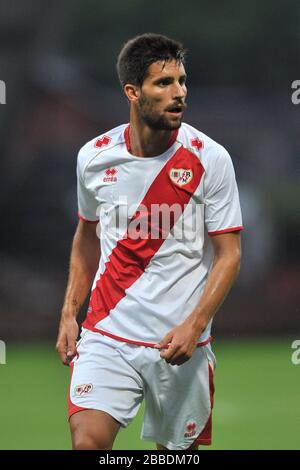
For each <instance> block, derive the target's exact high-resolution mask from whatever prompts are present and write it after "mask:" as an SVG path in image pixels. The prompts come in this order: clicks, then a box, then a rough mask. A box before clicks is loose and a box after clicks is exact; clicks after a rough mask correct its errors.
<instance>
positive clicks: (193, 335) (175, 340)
mask: <svg viewBox="0 0 300 470" xmlns="http://www.w3.org/2000/svg"><path fill="white" fill-rule="evenodd" d="M203 330H204V328H203V329H202V331H203ZM200 334H201V331H200V333H199V331H195V328H193V326H192V325H190V324H187V323H185V322H183V323H182V324H181V325H179V326H176V327H175V328H173V329H172V330H171V331H169V333H167V334H166V336H165V337H164V338H163V339H162V340H161V341H160V342H159V343H157V344H155V345H154V347H155V348H156V349H160V350H163V351H161V353H160V357H161V358H162V359H165V360H166V361H167V362H168V363H169V364H171V365H172V366H175V365H177V366H179V365H181V364H184V363H185V362H186V361H188V360H189V359H190V358H191V357H192V355H193V352H194V351H195V349H196V347H197V342H198V338H199V335H200Z"/></svg>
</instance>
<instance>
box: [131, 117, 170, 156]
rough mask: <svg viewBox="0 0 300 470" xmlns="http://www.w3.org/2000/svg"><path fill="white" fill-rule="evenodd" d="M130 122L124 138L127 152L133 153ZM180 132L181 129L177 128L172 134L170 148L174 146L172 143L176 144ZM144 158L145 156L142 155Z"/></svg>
mask: <svg viewBox="0 0 300 470" xmlns="http://www.w3.org/2000/svg"><path fill="white" fill-rule="evenodd" d="M129 132H130V124H128V126H127V127H126V129H125V131H124V138H125V144H126V148H127V152H129V153H132V152H131V144H130V134H129ZM178 132H179V129H175V130H174V131H173V132H172V134H171V137H170V140H169V142H168V147H167V149H168V148H170V147H172V145H173V144H174V142H175V140H176V139H177V136H178ZM141 158H143V157H141Z"/></svg>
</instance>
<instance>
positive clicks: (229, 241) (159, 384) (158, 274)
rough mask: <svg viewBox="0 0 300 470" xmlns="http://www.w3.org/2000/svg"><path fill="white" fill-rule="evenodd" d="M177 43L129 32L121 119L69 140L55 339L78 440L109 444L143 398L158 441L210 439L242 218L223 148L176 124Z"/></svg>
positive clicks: (180, 92)
mask: <svg viewBox="0 0 300 470" xmlns="http://www.w3.org/2000/svg"><path fill="white" fill-rule="evenodd" d="M184 54H185V51H184V50H183V48H182V46H181V44H179V43H177V42H175V41H173V40H171V39H169V38H167V37H165V36H162V35H158V34H144V35H142V36H138V37H136V38H134V39H132V40H130V41H128V42H127V43H126V44H125V45H124V47H123V49H122V50H121V52H120V55H119V58H118V63H117V69H118V74H119V78H120V81H121V84H122V87H123V90H124V93H125V96H126V97H127V99H128V101H129V103H130V123H129V124H125V125H121V126H119V127H117V128H115V129H113V130H111V131H109V132H106V133H105V134H101V135H100V136H98V137H96V138H95V139H93V140H92V141H90V142H88V143H87V144H86V145H85V146H84V147H83V148H82V149H81V150H80V152H79V156H78V166H77V174H78V205H79V218H80V220H79V223H78V228H77V230H76V233H75V237H74V241H73V246H72V253H71V267H70V274H69V281H68V286H67V291H66V296H65V301H64V305H63V309H62V314H61V321H60V328H59V335H58V340H57V345H56V348H57V351H58V352H59V354H60V357H61V360H62V362H63V363H64V364H66V365H70V367H71V371H72V376H71V385H70V392H69V416H70V427H71V434H72V442H73V448H74V449H111V448H112V446H113V442H114V439H115V437H116V435H117V433H118V430H119V428H120V426H123V427H125V426H127V425H128V424H129V423H130V422H131V421H132V419H133V418H134V417H135V415H136V413H137V411H138V409H139V406H140V404H141V402H142V401H143V399H144V398H145V417H144V423H143V430H142V438H143V439H148V440H153V441H155V442H156V443H157V448H158V449H170V450H180V449H197V448H198V445H199V444H210V442H211V419H212V404H213V371H214V367H215V357H214V354H213V353H212V350H211V347H210V340H211V336H210V330H211V323H212V319H213V316H214V314H215V312H216V311H217V309H218V308H219V306H220V305H221V303H222V301H223V300H224V298H225V296H226V294H227V293H228V291H229V289H230V287H231V285H232V283H233V281H234V279H235V278H236V276H237V274H238V270H239V265H240V252H241V250H240V231H241V230H242V228H243V227H242V220H241V211H240V205H239V197H238V190H237V185H236V181H235V176H234V170H233V166H232V163H231V159H230V156H229V154H228V152H227V151H226V150H225V149H224V147H222V146H221V145H219V144H218V143H216V142H215V141H213V140H212V139H210V138H209V137H207V136H206V135H205V134H203V133H202V132H200V131H198V130H197V129H195V128H193V127H191V126H189V125H188V124H185V123H182V117H183V111H184V108H185V106H186V94H187V90H186V73H185V68H184ZM98 222H99V228H100V244H99V239H98V236H97V233H98V232H97V228H96V225H97V223H98ZM100 254H101V256H100ZM91 287H92V290H91V295H90V304H89V308H88V313H87V316H86V319H85V321H84V323H83V325H82V333H81V337H80V340H79V341H78V343H77V344H76V339H77V336H78V324H77V321H76V315H77V313H78V311H79V309H80V306H81V305H82V303H83V302H84V300H85V298H86V296H87V294H88V291H89V289H90V288H91Z"/></svg>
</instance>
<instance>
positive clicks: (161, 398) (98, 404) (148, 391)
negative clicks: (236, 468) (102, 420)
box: [68, 329, 215, 450]
mask: <svg viewBox="0 0 300 470" xmlns="http://www.w3.org/2000/svg"><path fill="white" fill-rule="evenodd" d="M77 352H78V355H77V357H76V358H75V359H74V360H73V361H72V363H71V383H70V392H69V397H68V401H69V417H70V416H72V414H74V413H77V412H78V411H81V410H84V409H94V410H102V411H105V412H106V413H109V414H110V415H111V416H112V417H113V418H115V419H116V420H117V421H119V423H120V424H121V426H123V427H126V426H127V425H128V424H129V423H130V422H131V421H132V420H133V418H134V417H135V416H136V414H137V412H138V409H139V407H140V405H141V402H142V400H143V399H144V398H145V416H144V423H143V428H142V432H141V438H142V439H145V440H151V441H154V442H157V443H159V444H161V445H163V446H164V447H167V448H168V449H170V450H180V449H187V448H188V447H190V446H191V445H192V444H193V443H194V442H195V441H196V442H197V444H205V445H209V444H210V443H211V414H212V413H211V412H212V406H213V391H214V387H213V370H214V367H215V357H214V354H213V353H212V350H211V348H210V345H209V344H208V345H206V346H202V347H198V348H197V349H196V350H195V351H194V354H193V356H192V358H191V359H190V360H189V361H187V362H186V363H184V364H182V365H180V366H172V365H170V364H168V363H167V362H166V361H165V360H164V359H161V357H160V353H159V351H158V350H157V349H154V348H150V347H145V346H136V345H133V344H129V343H125V342H121V341H117V340H115V339H112V338H109V337H107V336H103V335H101V334H100V333H95V332H92V331H89V330H84V329H83V332H82V335H81V339H80V340H79V342H78V346H77Z"/></svg>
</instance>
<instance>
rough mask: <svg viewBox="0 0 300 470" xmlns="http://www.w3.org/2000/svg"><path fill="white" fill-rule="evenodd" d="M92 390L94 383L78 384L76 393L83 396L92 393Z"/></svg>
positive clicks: (77, 395)
mask: <svg viewBox="0 0 300 470" xmlns="http://www.w3.org/2000/svg"><path fill="white" fill-rule="evenodd" d="M92 390H93V385H92V384H82V385H76V387H75V395H76V397H82V396H83V395H86V394H87V393H90V392H91V391H92Z"/></svg>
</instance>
